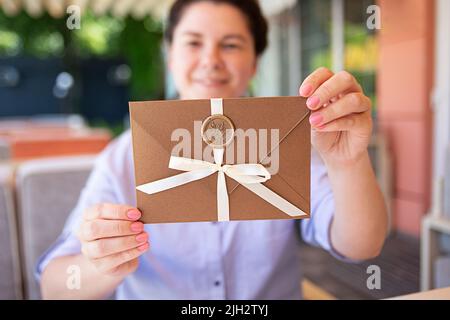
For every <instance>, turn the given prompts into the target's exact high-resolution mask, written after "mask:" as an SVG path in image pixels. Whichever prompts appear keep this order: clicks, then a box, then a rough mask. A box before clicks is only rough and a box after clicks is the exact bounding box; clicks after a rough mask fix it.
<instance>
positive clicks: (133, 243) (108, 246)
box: [81, 232, 148, 259]
mask: <svg viewBox="0 0 450 320" xmlns="http://www.w3.org/2000/svg"><path fill="white" fill-rule="evenodd" d="M147 240H148V234H147V233H146V232H142V233H140V234H138V235H131V236H125V237H116V238H105V239H99V240H94V241H86V242H83V243H82V247H81V251H82V253H83V254H84V255H85V256H87V257H88V258H90V259H98V258H103V257H106V256H109V255H111V254H115V253H119V252H122V251H126V250H130V249H133V248H136V247H138V246H141V245H143V244H145V243H146V242H147Z"/></svg>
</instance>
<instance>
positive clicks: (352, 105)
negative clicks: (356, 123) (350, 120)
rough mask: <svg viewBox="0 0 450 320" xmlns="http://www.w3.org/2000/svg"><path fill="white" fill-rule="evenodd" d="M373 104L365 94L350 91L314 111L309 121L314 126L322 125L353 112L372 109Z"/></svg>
mask: <svg viewBox="0 0 450 320" xmlns="http://www.w3.org/2000/svg"><path fill="white" fill-rule="evenodd" d="M371 104H372V103H371V101H370V99H369V98H368V97H366V96H365V95H364V94H362V93H349V94H347V95H345V96H343V97H342V98H341V99H339V100H336V101H335V102H333V103H331V104H330V105H327V106H326V107H323V108H320V109H319V110H317V111H313V112H312V113H311V115H310V117H309V122H310V123H311V125H312V126H313V127H316V128H317V127H321V126H323V125H325V124H327V123H329V122H332V121H334V120H336V119H339V118H342V117H345V116H348V115H350V114H353V113H364V112H366V111H370V108H371Z"/></svg>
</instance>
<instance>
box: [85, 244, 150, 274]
mask: <svg viewBox="0 0 450 320" xmlns="http://www.w3.org/2000/svg"><path fill="white" fill-rule="evenodd" d="M148 248H149V244H148V242H147V243H144V244H142V245H140V246H138V247H137V248H133V249H130V250H126V251H122V252H119V253H115V254H112V255H109V256H107V257H104V258H99V259H91V260H90V261H91V262H92V263H93V264H94V266H95V267H96V268H97V270H98V271H100V272H101V273H105V274H111V273H115V272H117V268H122V267H123V266H125V265H126V264H127V263H128V262H130V261H133V260H135V259H136V258H138V257H139V256H141V255H142V254H143V253H145V252H146V251H147V250H148Z"/></svg>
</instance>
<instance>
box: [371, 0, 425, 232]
mask: <svg viewBox="0 0 450 320" xmlns="http://www.w3.org/2000/svg"><path fill="white" fill-rule="evenodd" d="M377 3H378V5H379V6H380V8H381V17H382V26H381V30H380V33H379V44H380V61H379V69H378V74H377V76H378V78H377V88H378V89H377V94H378V110H379V111H378V115H379V124H380V128H381V130H383V132H384V133H385V134H386V135H387V137H388V139H389V141H390V143H391V150H392V153H393V158H394V171H395V176H394V184H395V185H394V203H393V210H394V215H393V221H392V222H393V227H394V228H396V229H397V230H399V231H402V232H405V233H409V234H412V235H417V236H418V235H419V233H420V221H421V218H422V217H423V215H424V214H426V213H427V210H428V209H429V206H430V194H431V187H430V180H431V178H430V177H431V154H432V142H431V141H432V137H431V132H432V130H431V129H432V117H431V107H430V104H431V103H430V100H431V98H430V96H431V89H432V85H433V69H434V62H433V57H434V53H433V49H434V41H433V34H434V1H433V0H395V1H392V0H379V1H378V2H377Z"/></svg>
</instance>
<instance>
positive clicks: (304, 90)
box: [300, 83, 313, 97]
mask: <svg viewBox="0 0 450 320" xmlns="http://www.w3.org/2000/svg"><path fill="white" fill-rule="evenodd" d="M312 88H313V87H312V85H310V84H309V83H306V84H304V85H302V86H301V87H300V95H301V96H303V97H307V96H309V95H310V93H311V91H312Z"/></svg>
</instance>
